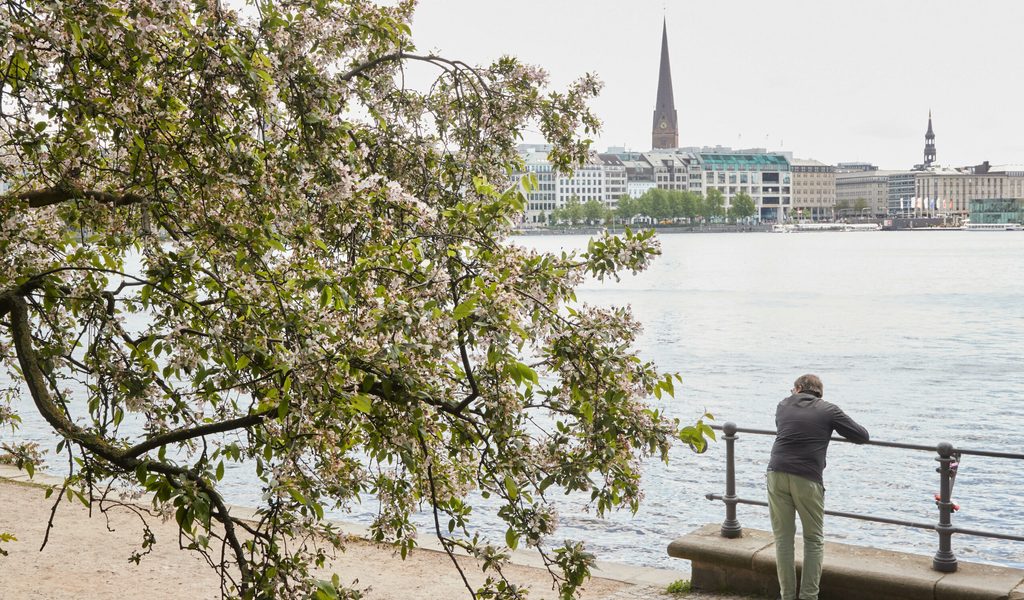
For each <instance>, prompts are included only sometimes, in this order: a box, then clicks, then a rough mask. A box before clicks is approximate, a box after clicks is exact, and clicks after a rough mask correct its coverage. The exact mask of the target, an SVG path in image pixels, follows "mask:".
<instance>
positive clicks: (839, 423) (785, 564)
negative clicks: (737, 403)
mask: <svg viewBox="0 0 1024 600" xmlns="http://www.w3.org/2000/svg"><path fill="white" fill-rule="evenodd" d="M822 391H823V386H822V385H821V379H819V378H818V376H817V375H801V376H800V377H799V378H798V379H797V380H796V382H795V383H794V384H793V395H792V396H790V397H788V398H786V399H785V400H783V401H782V402H779V405H778V407H777V408H776V409H775V427H776V429H777V430H778V434H777V436H776V438H775V444H774V445H773V446H772V456H771V460H769V461H768V513H769V515H770V516H771V521H772V533H773V534H774V535H775V562H776V568H777V570H778V576H779V587H780V588H781V591H782V600H795V599H796V598H798V596H797V589H796V565H795V564H794V562H793V536H794V535H795V534H796V513H799V514H800V525H801V526H802V527H803V531H804V563H803V574H802V576H801V578H800V596H799V598H800V600H818V582H819V581H820V580H821V561H822V558H823V556H824V551H825V535H824V533H823V532H822V526H823V523H824V517H825V514H824V513H825V486H824V485H823V483H822V478H821V473H822V471H824V470H825V453H826V451H827V450H828V442H829V439H830V438H831V437H832V432H833V431H835V432H837V433H839V435H841V436H843V437H845V438H847V439H849V440H850V441H853V442H855V443H858V444H863V443H864V442H866V441H868V431H867V429H864V428H863V427H861V426H860V425H858V424H857V423H856V422H855V421H854V420H853V419H851V418H850V417H848V416H846V413H844V412H843V411H842V409H840V408H839V407H838V406H836V405H835V404H832V403H830V402H826V401H824V400H822V399H821V395H822Z"/></svg>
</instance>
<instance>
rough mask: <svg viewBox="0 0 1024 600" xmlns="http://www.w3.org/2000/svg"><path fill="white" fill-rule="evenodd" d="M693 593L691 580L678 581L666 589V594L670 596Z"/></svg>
mask: <svg viewBox="0 0 1024 600" xmlns="http://www.w3.org/2000/svg"><path fill="white" fill-rule="evenodd" d="M692 591H693V588H692V586H691V585H690V580H689V579H677V580H675V581H673V582H672V583H670V584H668V587H667V588H665V592H667V593H669V594H689V593H690V592H692Z"/></svg>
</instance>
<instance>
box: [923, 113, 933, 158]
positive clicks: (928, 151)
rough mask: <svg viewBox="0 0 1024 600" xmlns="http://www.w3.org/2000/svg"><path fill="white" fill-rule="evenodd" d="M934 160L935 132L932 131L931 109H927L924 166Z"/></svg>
mask: <svg viewBox="0 0 1024 600" xmlns="http://www.w3.org/2000/svg"><path fill="white" fill-rule="evenodd" d="M933 162H935V132H934V131H932V111H930V110H929V111H928V133H926V134H924V166H925V167H929V166H931V164H932V163H933Z"/></svg>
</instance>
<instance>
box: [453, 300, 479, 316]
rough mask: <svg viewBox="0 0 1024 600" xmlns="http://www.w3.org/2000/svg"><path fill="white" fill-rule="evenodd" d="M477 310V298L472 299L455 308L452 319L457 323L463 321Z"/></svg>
mask: <svg viewBox="0 0 1024 600" xmlns="http://www.w3.org/2000/svg"><path fill="white" fill-rule="evenodd" d="M475 308H476V298H470V299H469V300H466V301H464V302H461V303H459V305H458V306H456V307H455V310H453V311H452V318H453V319H455V320H456V321H461V320H462V319H465V318H466V317H468V316H469V315H470V313H472V312H473V309H475Z"/></svg>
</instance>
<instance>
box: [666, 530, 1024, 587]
mask: <svg viewBox="0 0 1024 600" xmlns="http://www.w3.org/2000/svg"><path fill="white" fill-rule="evenodd" d="M802 553H803V549H802V547H801V544H800V541H799V538H798V540H797V549H796V555H797V571H798V572H799V570H800V562H801V561H800V556H801V555H802ZM668 554H669V556H673V557H675V558H684V559H688V560H690V561H691V563H692V567H693V576H692V582H693V586H694V587H695V588H697V589H702V590H706V591H719V592H740V593H752V594H762V595H767V596H773V595H777V594H778V593H779V586H778V582H777V580H776V575H775V546H774V541H773V539H772V535H771V534H770V533H768V532H766V531H759V530H756V529H744V530H743V536H742V537H739V538H736V539H728V538H724V537H722V536H721V533H720V526H719V525H715V524H712V525H705V526H704V527H701V528H700V529H698V530H696V531H693V532H691V533H689V534H687V535H684V536H683V537H680V538H678V539H676V540H674V541H673V542H672V543H671V544H669V546H668ZM931 565H932V560H931V558H930V557H927V556H920V555H917V554H907V553H904V552H891V551H888V550H877V549H874V548H867V547H863V546H851V545H849V544H839V543H834V542H826V543H825V562H824V565H823V567H822V574H821V596H822V597H823V598H829V600H863V599H864V598H872V599H873V600H1024V570H1020V569H1011V568H1008V567H998V566H992V565H982V564H977V563H966V562H960V563H959V568H958V569H957V571H956V572H955V573H939V572H938V571H933V570H932V568H931Z"/></svg>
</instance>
